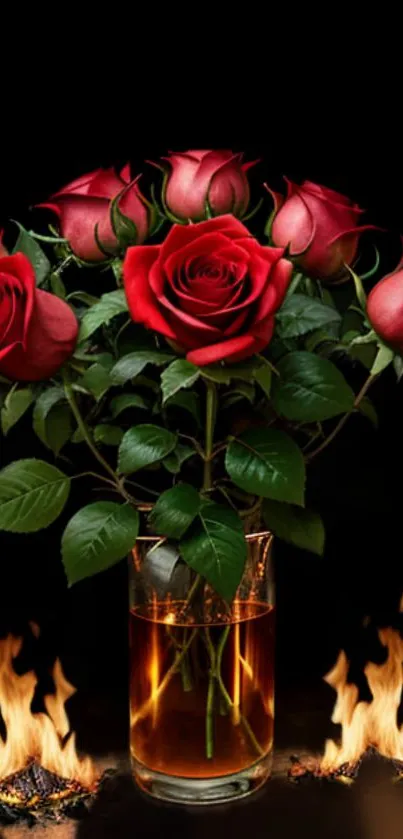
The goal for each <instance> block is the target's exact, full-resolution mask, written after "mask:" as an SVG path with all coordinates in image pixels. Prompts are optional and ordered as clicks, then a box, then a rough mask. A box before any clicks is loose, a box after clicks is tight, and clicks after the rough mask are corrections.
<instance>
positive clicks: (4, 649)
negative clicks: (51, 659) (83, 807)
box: [0, 635, 97, 787]
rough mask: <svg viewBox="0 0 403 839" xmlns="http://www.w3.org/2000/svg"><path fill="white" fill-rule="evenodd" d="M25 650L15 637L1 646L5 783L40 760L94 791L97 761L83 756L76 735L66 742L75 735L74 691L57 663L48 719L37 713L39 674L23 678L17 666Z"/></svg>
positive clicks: (1, 770)
mask: <svg viewBox="0 0 403 839" xmlns="http://www.w3.org/2000/svg"><path fill="white" fill-rule="evenodd" d="M21 646H22V639H21V638H15V637H14V636H12V635H9V636H8V637H7V638H6V639H5V640H2V641H0V709H1V713H2V716H3V720H4V723H5V726H6V730H7V739H6V741H5V742H4V741H3V740H2V739H1V738H0V778H4V777H6V776H7V775H10V774H12V773H13V772H17V771H18V770H20V769H23V768H24V766H26V764H27V763H28V762H29V761H30V760H31V759H36V760H37V761H38V762H39V763H40V764H41V766H43V767H44V769H48V770H49V771H50V772H55V773H56V774H58V775H61V776H62V777H64V778H69V779H76V780H77V781H79V782H80V783H81V784H82V785H83V786H85V787H91V786H92V784H93V783H94V782H95V780H96V777H97V775H96V771H95V767H94V766H93V764H92V761H91V760H90V758H89V757H86V758H83V759H81V758H79V757H78V755H77V752H76V747H75V737H74V734H71V735H70V737H69V738H68V740H67V742H63V738H65V737H66V735H67V734H68V733H69V730H70V726H69V721H68V717H67V714H66V711H65V707H64V705H65V702H66V701H67V699H68V698H69V696H72V694H73V693H74V692H75V688H74V687H73V685H71V684H70V683H69V682H68V681H67V679H66V678H65V676H64V673H63V670H62V666H61V664H60V661H59V660H57V661H56V663H55V665H54V668H53V680H54V683H55V689H56V692H55V694H54V695H48V696H46V697H45V699H44V702H45V707H46V710H47V714H45V713H38V714H33V713H32V711H31V703H32V700H33V697H34V693H35V688H36V685H37V677H36V675H35V673H34V672H29V673H24V674H23V675H22V676H19V675H18V674H17V673H16V672H15V670H14V667H13V660H14V659H15V658H16V656H17V655H18V653H19V651H20V649H21Z"/></svg>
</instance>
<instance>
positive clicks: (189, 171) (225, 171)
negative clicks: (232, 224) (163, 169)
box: [163, 149, 254, 222]
mask: <svg viewBox="0 0 403 839" xmlns="http://www.w3.org/2000/svg"><path fill="white" fill-rule="evenodd" d="M242 158H243V155H242V154H234V153H233V152H232V151H229V150H223V149H222V150H217V151H187V152H179V153H173V152H171V153H170V155H169V157H166V158H164V159H165V160H167V161H168V163H169V166H170V173H169V175H168V177H167V180H166V184H165V187H164V196H163V197H164V203H165V206H166V207H167V209H168V210H169V212H170V213H171V214H172V215H173V216H175V218H176V219H177V220H178V221H185V222H186V221H201V220H202V219H204V218H206V207H207V204H208V205H209V207H210V209H211V211H212V213H213V214H214V215H217V216H218V215H223V214H224V213H233V215H234V216H242V215H244V214H245V212H246V210H247V207H248V204H249V198H250V191H249V183H248V179H247V177H246V174H245V173H246V172H247V170H248V169H249V168H250V167H251V166H253V165H254V163H242Z"/></svg>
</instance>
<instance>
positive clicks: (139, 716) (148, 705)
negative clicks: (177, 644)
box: [132, 629, 198, 726]
mask: <svg viewBox="0 0 403 839" xmlns="http://www.w3.org/2000/svg"><path fill="white" fill-rule="evenodd" d="M197 633H198V629H193V631H192V634H191V635H190V637H189V638H188V640H187V641H186V644H184V646H183V647H182V649H181V651H180V652H179V651H178V652H177V653H176V656H175V659H174V662H173V664H172V665H171V667H170V668H169V670H167V672H166V673H165V676H164V678H163V680H162V682H160V684H159V685H158V688H157V690H156V691H155V692H154V693H153V694H152V696H150V697H149V698H148V699H147V700H146V701H145V702H144V703H143V705H142V706H141V707H140V708H139V710H138V711H137V713H136V714H135V715H134V718H133V721H132V726H134V725H136V724H137V723H138V722H140V720H143V719H144V717H146V716H147V715H148V714H149V712H150V711H151V709H152V706H153V704H154V702H156V700H158V699H159V698H160V696H161V694H162V693H164V691H165V690H166V689H167V687H168V685H169V683H170V681H171V679H172V677H173V676H174V675H175V673H177V672H178V670H179V669H180V666H181V663H182V661H183V659H184V657H185V655H186V653H187V651H188V649H189V648H190V647H191V645H192V644H193V641H194V639H195V637H196V635H197Z"/></svg>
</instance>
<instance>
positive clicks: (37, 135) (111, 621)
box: [0, 98, 403, 742]
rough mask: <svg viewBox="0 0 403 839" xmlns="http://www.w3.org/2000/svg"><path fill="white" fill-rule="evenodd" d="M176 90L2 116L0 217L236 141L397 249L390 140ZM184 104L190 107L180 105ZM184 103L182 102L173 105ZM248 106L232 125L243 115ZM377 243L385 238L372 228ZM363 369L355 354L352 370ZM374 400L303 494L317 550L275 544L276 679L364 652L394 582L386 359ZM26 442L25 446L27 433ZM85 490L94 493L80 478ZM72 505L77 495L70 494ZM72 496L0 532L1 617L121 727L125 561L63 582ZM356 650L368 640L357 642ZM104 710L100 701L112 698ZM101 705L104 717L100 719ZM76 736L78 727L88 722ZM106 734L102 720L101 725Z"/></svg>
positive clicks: (393, 401) (396, 524) (287, 681)
mask: <svg viewBox="0 0 403 839" xmlns="http://www.w3.org/2000/svg"><path fill="white" fill-rule="evenodd" d="M182 109H185V105H184V102H183V101H181V103H180V106H178V103H177V105H176V110H175V113H174V114H173V115H170V114H169V113H168V114H167V109H166V107H165V108H164V109H163V111H162V112H161V113H160V114H159V115H156V113H155V109H154V110H153V113H152V114H150V112H149V111H147V112H145V111H143V112H142V111H141V109H140V110H138V109H137V110H136V113H135V118H133V117H132V119H131V120H130V121H128V120H127V119H126V118H125V115H124V114H123V113H122V112H116V113H114V114H113V113H111V112H109V113H108V114H106V113H105V112H104V111H99V109H98V108H95V109H94V110H92V109H91V108H90V107H89V108H87V109H86V110H84V112H83V113H80V114H79V113H77V111H76V110H75V109H74V108H72V109H71V110H70V111H69V108H68V107H67V106H66V102H65V101H63V99H62V98H61V99H60V102H59V105H58V107H57V108H55V110H54V112H53V113H52V116H50V115H47V116H46V118H44V114H43V112H42V111H40V110H38V111H36V110H35V108H33V112H32V114H30V115H29V119H28V120H27V121H26V124H25V121H24V130H22V127H21V126H20V123H18V127H17V125H16V124H15V123H14V122H13V121H10V125H9V126H8V130H7V132H5V135H4V137H3V151H2V155H1V156H0V222H2V223H4V222H5V221H6V219H7V218H10V217H11V218H19V219H22V220H23V219H27V207H28V206H29V205H31V204H33V203H36V202H39V201H41V200H44V199H46V198H47V197H48V195H49V194H51V193H52V191H55V190H56V189H57V188H58V187H60V186H62V185H63V184H64V183H66V182H68V181H69V180H71V179H73V178H75V177H77V176H78V175H80V174H83V173H85V172H87V171H91V170H92V169H94V168H96V167H97V166H100V165H111V164H112V163H118V164H120V163H124V162H125V161H126V160H127V159H131V161H132V163H133V168H134V171H141V169H142V168H143V166H142V160H143V159H144V158H148V159H157V158H158V157H159V156H160V155H161V154H163V153H164V152H165V151H166V150H167V149H171V148H173V149H175V150H183V149H186V148H192V147H194V148H211V147H215V148H218V147H229V148H234V149H235V150H241V149H244V150H245V151H246V154H247V157H248V158H250V159H252V158H256V157H261V158H263V161H264V162H263V163H262V164H261V165H260V166H259V168H258V167H256V169H255V170H254V175H253V178H254V182H255V188H256V189H258V184H259V181H260V180H262V181H263V180H265V179H267V180H270V181H271V182H272V183H276V184H277V185H278V184H279V183H280V177H281V175H282V174H286V175H288V176H289V177H291V178H293V179H296V180H299V179H302V178H304V177H305V178H309V179H311V180H315V181H317V182H319V183H322V184H324V185H327V186H330V187H332V188H334V189H338V190H340V191H342V192H345V193H347V194H349V195H350V196H351V197H352V198H354V199H355V200H356V201H357V202H359V203H360V205H361V206H363V207H366V208H368V212H369V218H370V220H371V221H374V222H375V223H376V224H378V225H380V226H381V227H386V228H388V229H391V230H392V231H393V233H394V235H395V237H394V236H393V235H391V236H385V240H384V245H383V249H384V257H383V258H384V265H385V270H386V268H391V267H392V266H393V264H394V263H396V261H397V257H398V251H399V248H398V244H397V242H398V233H399V231H400V230H402V231H403V201H402V199H401V197H400V196H401V195H403V166H402V165H401V164H400V163H399V154H398V151H396V153H395V152H394V150H393V149H392V148H391V146H390V144H388V147H387V148H386V147H385V145H382V143H381V142H380V141H379V140H378V138H375V137H374V135H373V134H371V135H370V134H369V133H366V134H365V137H363V136H362V135H361V136H360V140H359V142H358V141H357V137H356V136H355V135H354V132H352V131H351V128H349V126H348V125H347V123H343V122H340V121H339V120H338V118H337V116H336V115H335V120H334V123H333V125H326V126H325V125H324V124H323V122H322V121H321V120H320V119H319V118H317V119H316V121H315V120H314V121H312V119H310V120H308V121H307V122H306V123H304V121H303V118H302V119H301V118H299V120H298V121H297V123H296V124H294V125H293V126H292V127H291V128H290V130H288V129H287V130H285V129H284V127H283V130H282V131H279V127H278V120H276V124H275V125H273V124H272V123H270V124H268V120H267V118H265V119H264V120H263V119H261V120H260V119H259V118H257V117H256V114H255V113H254V112H253V111H251V112H248V114H247V119H244V120H243V123H244V124H246V125H247V130H246V128H243V127H242V120H241V121H239V119H237V120H236V125H235V124H234V119H233V112H231V110H230V109H228V110H226V107H225V104H224V105H223V108H222V110H221V112H220V123H219V125H218V124H217V123H215V124H214V127H211V125H210V124H209V122H210V121H209V119H207V118H205V117H204V116H202V117H201V118H200V119H196V120H195V119H193V122H192V124H190V121H189V119H188V118H187V114H186V113H185V114H184V113H183V110H182ZM185 110H186V109H185ZM178 112H179V113H178ZM240 122H241V125H240ZM381 244H382V243H381ZM362 376H363V371H360V369H359V368H356V369H354V370H353V378H354V380H355V381H356V382H359V381H361V378H362ZM372 396H373V400H374V402H375V405H376V407H377V410H378V413H379V416H380V425H379V430H378V431H374V430H373V429H372V428H371V426H370V425H369V423H368V422H367V421H366V420H365V419H364V418H359V417H354V418H352V419H351V420H350V421H349V423H348V426H347V427H346V429H345V431H344V434H343V435H341V436H340V438H339V439H338V441H337V442H336V443H335V444H334V445H333V447H332V448H331V449H329V450H328V451H327V452H326V453H325V454H324V455H323V457H322V459H321V460H320V462H318V463H317V464H315V466H314V467H313V471H312V476H311V487H312V500H313V502H314V503H316V506H317V507H318V509H319V510H320V511H321V513H322V515H323V517H324V519H325V522H326V525H327V548H326V553H325V557H324V558H323V559H317V558H314V557H312V556H309V555H307V554H305V553H302V552H298V551H294V550H292V549H291V548H289V547H287V546H284V545H281V546H278V549H277V552H276V562H277V580H278V637H277V670H278V678H279V683H280V685H282V686H283V687H284V688H285V689H290V694H292V690H291V688H292V687H293V686H294V685H297V684H298V685H299V686H300V687H301V686H302V687H303V689H305V688H306V691H307V693H309V690H310V688H311V687H313V686H315V685H317V684H319V683H320V681H321V677H322V676H323V674H324V673H325V672H326V670H327V669H328V668H329V667H330V666H331V665H332V663H333V661H334V658H335V656H336V654H337V651H338V649H339V648H340V646H342V645H344V646H345V647H346V648H347V649H348V651H349V652H350V653H351V654H352V655H355V657H356V658H357V660H359V658H360V655H361V653H360V649H361V647H360V642H361V639H362V636H361V629H360V627H361V622H362V619H363V617H365V615H367V614H371V615H374V616H375V618H376V619H377V620H379V621H380V622H388V621H389V619H390V617H391V615H392V613H393V611H394V610H396V607H397V604H398V602H399V598H400V593H401V591H403V574H402V570H401V569H402V549H401V520H402V502H401V475H402V467H403V444H402V433H401V430H402V424H403V406H402V387H401V386H400V387H398V386H397V385H396V381H395V377H394V375H393V374H392V372H390V373H389V372H388V373H386V374H385V375H384V377H383V378H382V380H381V381H379V382H378V383H376V385H375V386H374V388H373V393H372ZM33 446H35V448H34V449H33V448H32V447H33ZM33 451H35V453H36V454H37V455H38V456H41V455H43V454H44V452H43V451H42V450H41V449H40V447H39V445H38V444H36V443H34V439H33V438H32V437H30V432H29V427H28V425H27V426H26V433H24V434H22V433H21V426H19V429H18V430H15V431H14V432H11V433H10V435H9V436H8V438H7V441H6V442H5V441H4V440H2V441H1V459H2V462H7V461H9V460H10V459H13V458H16V457H23V456H32V453H33ZM82 494H83V498H82V501H83V503H86V502H88V501H89V500H90V498H89V496H88V495H86V488H85V487H84V489H83V490H82ZM76 506H78V501H77V499H76V500H75V502H74V508H76ZM71 510H72V508H70V509H68V510H66V513H65V515H64V514H63V516H62V518H61V520H60V521H59V522H57V523H56V524H54V525H53V526H52V527H50V528H49V529H48V530H47V531H46V532H45V533H39V534H37V535H36V534H33V535H31V536H29V537H26V538H25V537H14V536H11V535H6V534H1V535H0V552H1V554H0V623H1V630H2V632H3V633H4V632H7V631H9V630H10V629H14V630H16V631H17V630H20V629H21V628H23V627H24V626H25V625H26V621H27V620H29V619H35V620H37V621H38V622H39V623H40V624H41V626H42V628H43V635H44V641H43V651H44V653H43V655H44V658H43V661H44V662H45V663H46V660H47V658H49V659H51V657H52V656H53V655H54V654H56V653H57V654H60V655H61V657H62V660H63V663H64V666H65V669H66V671H67V675H68V677H69V678H70V679H71V680H72V681H73V682H74V683H75V684H76V685H77V686H78V688H79V691H80V695H81V697H84V700H83V701H85V697H87V696H88V697H93V696H100V697H103V699H104V701H105V703H106V707H107V708H109V709H110V713H112V710H111V709H116V708H118V709H119V714H120V715H121V735H122V738H123V737H124V731H125V725H126V674H127V591H126V569H125V567H124V563H121V564H120V565H119V566H117V567H115V568H114V569H111V570H110V571H108V572H105V573H104V574H102V575H99V576H98V577H96V578H93V579H92V580H90V581H85V582H83V583H81V584H79V585H77V586H76V587H74V588H73V589H71V590H70V591H68V590H67V587H66V583H65V579H64V573H63V569H62V567H61V562H60V553H59V540H60V534H61V530H62V527H63V526H64V523H65V521H67V519H68V517H69V514H71ZM363 655H365V653H363ZM108 713H109V712H108ZM105 719H106V717H105V718H104V719H103V722H102V720H101V718H100V720H99V731H101V729H102V731H103V732H104V735H105V725H104V723H105ZM82 736H83V737H84V739H85V732H84V733H83V735H82ZM104 742H105V736H104Z"/></svg>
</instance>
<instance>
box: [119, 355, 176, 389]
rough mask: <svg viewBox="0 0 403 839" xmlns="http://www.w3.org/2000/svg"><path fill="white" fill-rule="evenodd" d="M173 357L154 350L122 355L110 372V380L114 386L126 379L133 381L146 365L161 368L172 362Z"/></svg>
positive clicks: (121, 383)
mask: <svg viewBox="0 0 403 839" xmlns="http://www.w3.org/2000/svg"><path fill="white" fill-rule="evenodd" d="M173 358H174V356H173V355H169V354H168V353H163V352H157V351H156V350H139V351H138V352H131V353H128V355H124V356H123V357H122V358H120V359H119V361H118V362H117V363H116V364H115V366H114V367H113V368H112V370H111V379H112V381H113V383H114V384H115V385H123V384H124V383H125V382H127V380H128V379H134V377H135V376H138V374H139V373H141V372H142V370H144V368H145V367H146V365H147V364H155V366H156V367H162V366H163V365H164V364H168V362H169V361H172V359H173Z"/></svg>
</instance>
